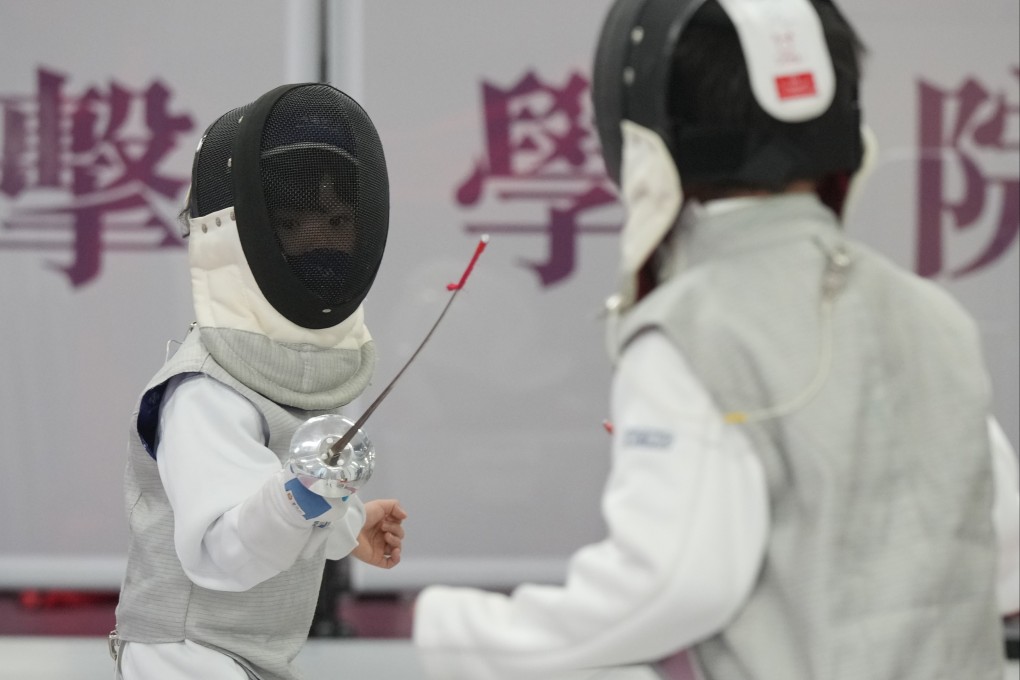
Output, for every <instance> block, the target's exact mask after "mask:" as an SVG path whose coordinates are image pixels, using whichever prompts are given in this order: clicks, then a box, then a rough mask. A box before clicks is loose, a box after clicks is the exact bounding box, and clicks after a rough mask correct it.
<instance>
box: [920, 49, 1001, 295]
mask: <svg viewBox="0 0 1020 680" xmlns="http://www.w3.org/2000/svg"><path fill="white" fill-rule="evenodd" d="M1012 71H1013V72H1012V75H1013V77H1014V79H1018V78H1020V69H1018V68H1016V67H1014V68H1013V70H1012ZM919 102H920V118H921V125H920V130H921V132H920V145H921V154H920V161H919V163H920V166H919V169H918V170H919V171H918V180H919V185H918V187H919V188H918V249H917V262H916V269H917V272H918V273H919V274H921V275H922V276H936V275H939V274H943V273H948V274H949V275H951V276H954V277H959V276H964V275H966V274H970V273H972V272H975V271H977V270H980V269H982V268H983V267H986V266H988V265H989V264H991V263H992V262H994V261H995V260H997V259H998V258H999V257H1001V256H1002V255H1003V254H1005V253H1006V252H1007V251H1008V250H1009V248H1010V246H1011V245H1012V244H1013V243H1014V242H1015V241H1016V238H1017V233H1018V232H1020V168H1018V164H1017V160H1018V156H1020V154H1018V151H1020V105H1018V102H1017V99H1016V98H1015V96H1014V97H1013V98H1012V100H1010V97H1008V96H1007V94H1006V93H1005V92H994V91H992V90H991V89H990V88H988V87H986V86H984V85H983V84H982V83H981V82H979V81H978V80H976V79H975V78H968V79H967V80H966V81H965V82H964V83H963V84H962V85H961V86H960V87H959V89H957V90H955V91H950V90H943V89H940V88H939V87H937V86H935V85H932V84H930V83H926V82H924V81H921V82H920V83H919ZM951 177H957V178H958V181H957V182H956V184H957V185H960V186H961V187H962V188H961V189H960V190H959V191H957V192H952V191H951V190H950V189H948V188H947V185H949V184H950V182H949V179H950V178H951ZM952 193H955V194H956V195H954V196H950V195H949V194H952ZM946 217H948V218H949V220H948V221H949V224H948V229H947V228H946V225H945V221H946V219H945V218H946ZM989 222H990V223H991V224H992V228H991V229H990V230H989V231H990V235H989V237H988V238H987V239H985V242H984V243H983V244H982V245H983V248H982V249H980V251H979V252H978V253H977V254H976V255H974V256H972V257H971V258H969V260H968V261H967V262H965V263H964V264H962V265H960V266H954V267H950V266H949V265H947V263H946V261H947V259H948V257H947V251H948V250H949V244H948V240H949V236H948V234H950V233H956V232H963V231H967V230H974V228H975V227H977V226H978V225H981V224H986V223H989ZM947 270H950V271H947Z"/></svg>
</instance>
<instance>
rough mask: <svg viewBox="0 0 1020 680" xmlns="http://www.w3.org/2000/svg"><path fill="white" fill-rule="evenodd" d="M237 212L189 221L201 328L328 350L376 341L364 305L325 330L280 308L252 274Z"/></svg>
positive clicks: (190, 254)
mask: <svg viewBox="0 0 1020 680" xmlns="http://www.w3.org/2000/svg"><path fill="white" fill-rule="evenodd" d="M233 213H234V209H233V208H225V209H223V210H220V211H219V212H215V213H211V214H209V215H206V216H204V217H196V218H192V219H190V220H188V222H189V224H190V228H191V233H190V235H189V236H188V260H189V262H190V264H191V291H192V297H193V299H194V304H195V318H196V321H198V325H199V326H200V327H203V328H226V329H233V330H239V331H248V332H251V333H257V334H259V335H264V336H266V337H268V338H269V339H270V340H273V341H275V342H279V343H288V344H307V345H313V346H315V347H320V348H323V349H329V348H339V349H358V348H360V347H361V346H362V345H363V344H365V343H366V342H368V341H369V340H371V336H370V335H369V333H368V329H367V328H366V327H365V324H364V310H363V309H362V307H360V306H359V307H358V309H357V310H355V312H354V313H353V314H351V315H350V316H349V317H347V318H346V319H344V321H343V322H341V323H340V324H338V325H336V326H331V327H329V328H321V329H311V328H303V327H301V326H298V325H297V324H295V323H293V322H292V321H290V320H289V319H287V318H286V317H285V316H283V315H282V314H280V313H279V312H278V311H276V308H275V307H273V306H272V305H271V304H269V301H268V300H266V298H265V297H264V296H263V295H262V291H261V289H260V288H259V285H258V283H257V282H256V281H255V276H254V275H253V274H252V273H251V268H250V267H249V266H248V261H247V259H245V257H244V250H243V248H242V247H241V239H240V238H239V236H238V233H237V223H236V222H235V221H234V217H233Z"/></svg>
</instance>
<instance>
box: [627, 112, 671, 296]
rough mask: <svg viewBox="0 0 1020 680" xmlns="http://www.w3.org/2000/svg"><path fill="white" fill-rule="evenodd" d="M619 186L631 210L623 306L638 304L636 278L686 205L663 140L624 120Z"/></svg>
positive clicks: (629, 214)
mask: <svg viewBox="0 0 1020 680" xmlns="http://www.w3.org/2000/svg"><path fill="white" fill-rule="evenodd" d="M621 128H622V133H623V162H622V167H621V178H620V184H621V188H622V193H623V202H624V205H625V207H626V209H627V222H626V223H625V224H624V227H623V235H622V236H621V245H620V248H621V255H622V262H621V270H622V271H621V275H622V277H623V280H622V285H621V290H620V294H621V295H622V302H623V304H624V306H628V305H630V304H632V303H633V302H634V298H635V295H636V293H637V273H638V271H639V270H640V269H641V267H642V265H644V263H645V262H646V261H647V260H648V258H649V257H650V256H651V254H652V253H653V252H654V251H655V249H656V248H657V247H658V245H659V244H660V243H662V240H663V239H664V238H665V237H666V235H667V234H668V233H669V230H670V229H671V228H672V227H673V224H674V223H675V222H676V217H677V215H678V214H679V213H680V205H681V203H682V202H683V190H682V189H681V187H680V174H679V173H678V172H677V169H676V164H675V163H674V162H673V156H672V155H671V154H670V152H669V149H667V148H666V143H665V142H663V141H662V137H660V136H659V135H658V134H656V133H655V132H653V131H652V130H649V129H648V128H646V127H642V126H640V125H638V124H637V123H633V122H631V121H629V120H624V121H623V122H622V123H621Z"/></svg>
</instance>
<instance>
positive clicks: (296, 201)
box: [189, 83, 389, 329]
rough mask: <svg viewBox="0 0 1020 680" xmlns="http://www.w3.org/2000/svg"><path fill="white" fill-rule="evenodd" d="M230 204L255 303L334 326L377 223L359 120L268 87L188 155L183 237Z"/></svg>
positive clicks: (312, 93) (372, 150)
mask: <svg viewBox="0 0 1020 680" xmlns="http://www.w3.org/2000/svg"><path fill="white" fill-rule="evenodd" d="M231 207H232V208H233V211H232V212H231V213H230V216H231V217H232V218H236V228H237V238H238V240H239V241H240V246H241V249H242V250H243V254H244V259H245V260H246V262H247V265H248V267H249V268H250V270H251V274H252V276H253V277H254V280H255V282H256V283H257V285H258V289H259V291H260V292H261V293H262V295H263V296H264V298H265V300H266V301H267V302H268V303H269V304H270V305H271V306H272V307H273V308H274V309H275V310H276V311H277V312H279V314H281V315H282V316H284V317H286V319H287V320H289V321H290V322H292V323H294V324H296V325H298V326H300V327H302V328H306V329H321V328H328V327H331V326H335V325H337V324H339V323H341V322H343V321H344V320H345V319H346V318H348V317H349V316H350V315H351V314H352V313H353V312H354V311H355V310H356V309H357V308H358V306H359V305H360V304H361V302H362V301H363V300H364V298H365V296H366V295H367V294H368V291H369V289H370V288H371V286H372V282H373V281H374V280H375V276H376V273H377V272H378V270H379V266H380V264H381V262H382V255H383V250H384V248H385V245H386V235H387V230H388V225H389V181H388V177H387V172H386V161H385V158H384V156H383V149H382V144H381V142H380V140H379V136H378V134H377V132H376V129H375V126H374V125H373V124H372V121H371V119H370V118H369V117H368V115H367V114H366V113H365V111H364V110H363V109H362V108H361V106H359V105H358V103H357V102H356V101H354V100H353V99H352V98H350V97H349V96H347V95H346V94H344V93H343V92H340V91H339V90H337V89H336V88H334V87H332V86H330V85H325V84H318V83H311V84H299V85H284V86H281V87H278V88H275V89H273V90H271V91H269V92H267V93H266V94H264V95H262V96H261V97H259V98H258V99H257V100H255V101H254V102H252V103H251V104H248V105H246V106H243V107H240V108H237V109H234V110H232V111H230V112H229V113H227V114H225V115H223V116H222V117H220V118H219V119H218V120H217V121H216V122H215V123H213V124H212V125H211V126H210V127H209V129H208V130H207V131H206V133H205V135H204V137H203V138H202V143H201V144H200V145H199V148H198V151H197V152H196V154H195V161H194V166H193V169H192V188H191V199H190V202H189V213H190V217H191V218H192V229H194V228H195V222H196V220H195V218H201V217H205V216H209V215H213V214H214V213H219V212H220V211H224V210H226V209H227V208H231ZM217 221H218V220H217ZM203 228H204V227H203Z"/></svg>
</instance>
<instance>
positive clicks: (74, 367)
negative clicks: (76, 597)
mask: <svg viewBox="0 0 1020 680" xmlns="http://www.w3.org/2000/svg"><path fill="white" fill-rule="evenodd" d="M286 20H287V17H286V15H285V8H284V6H283V5H281V4H280V3H279V2H277V1H276V0H227V1H223V2H215V3H209V2H202V1H201V0H187V1H183V2H175V3H160V2H131V3H124V2H117V1H116V0H95V1H94V2H88V3H72V2H58V1H56V0H43V1H40V2H20V1H17V0H0V64H2V67H0V286H2V291H3V297H2V302H0V304H2V309H3V319H4V321H3V324H2V330H0V338H2V345H0V347H2V350H3V351H2V352H0V376H2V379H0V433H2V437H0V442H2V444H0V447H2V455H3V461H4V470H3V474H2V475H0V480H2V481H0V486H2V493H0V518H2V519H0V587H3V586H8V587H10V586H19V585H26V586H30V585H37V586H42V585H91V586H96V587H109V586H111V585H112V586H113V587H116V586H117V585H118V584H119V579H120V574H121V572H122V570H123V566H122V565H123V561H124V556H125V554H126V549H127V529H126V526H127V524H126V519H125V515H124V510H123V501H122V493H121V490H120V488H121V484H122V475H123V469H124V463H125V461H126V444H127V438H126V437H127V427H128V422H129V417H130V414H131V410H132V408H133V403H134V401H135V399H136V398H137V397H138V395H139V393H140V391H141V388H142V387H143V386H144V385H145V383H146V382H147V381H148V379H149V378H150V377H151V375H152V374H153V373H154V372H155V370H157V369H158V367H159V366H160V365H161V363H162V361H163V359H164V356H165V354H166V351H167V346H168V342H169V341H171V340H174V339H179V338H181V337H182V336H183V335H184V333H185V331H186V330H187V327H188V324H189V323H190V322H191V319H192V311H191V295H190V290H189V286H190V282H189V275H188V266H187V257H186V254H185V249H184V247H183V243H182V241H181V239H180V236H179V227H178V223H177V214H178V212H179V211H180V210H181V208H182V207H183V204H184V201H185V195H186V193H187V185H188V182H189V180H190V174H191V158H192V154H193V153H194V149H195V146H196V144H197V143H198V140H199V137H200V136H201V134H202V131H203V130H204V128H205V127H206V126H207V125H208V124H209V123H210V122H211V121H212V120H213V118H214V117H215V116H218V115H220V114H222V113H224V112H225V111H227V110H228V109H230V108H232V107H234V106H237V105H240V104H243V103H245V102H247V101H250V100H252V99H254V98H255V97H257V96H258V95H260V94H261V93H262V92H264V91H266V90H268V89H270V88H271V87H273V86H275V85H277V84H279V82H281V81H282V80H283V79H284V72H285V68H286V66H287V59H286V58H285V45H284V39H283V32H282V30H281V27H282V26H283V25H285V23H286Z"/></svg>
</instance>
